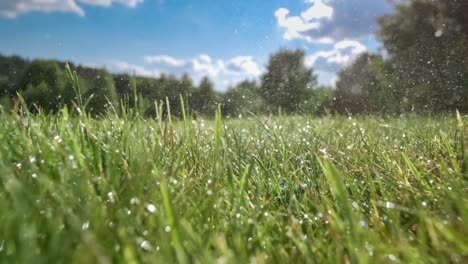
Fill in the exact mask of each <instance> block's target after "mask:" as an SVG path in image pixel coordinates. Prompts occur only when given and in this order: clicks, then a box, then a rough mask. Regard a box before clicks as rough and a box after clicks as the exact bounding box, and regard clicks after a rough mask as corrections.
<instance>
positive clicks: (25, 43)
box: [0, 0, 392, 91]
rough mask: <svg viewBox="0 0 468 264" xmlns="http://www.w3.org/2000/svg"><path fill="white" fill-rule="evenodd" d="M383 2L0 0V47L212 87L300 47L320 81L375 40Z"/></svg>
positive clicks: (329, 79) (256, 71)
mask: <svg viewBox="0 0 468 264" xmlns="http://www.w3.org/2000/svg"><path fill="white" fill-rule="evenodd" d="M389 12H392V7H391V6H390V5H389V4H388V3H387V1H386V0H282V1H280V0H248V1H247V0H237V1H236V0H234V1H233V0H217V1H212V0H211V1H208V0H196V1H195V0H194V1H188V0H1V1H0V35H1V36H2V40H1V41H0V53H1V54H3V55H13V54H15V55H21V56H23V57H28V58H31V59H34V58H48V59H60V60H68V61H72V62H76V63H79V64H83V65H89V66H95V67H105V68H107V69H108V70H110V71H112V72H129V73H131V72H136V73H137V74H138V75H144V76H159V75H160V74H161V73H171V74H175V75H181V74H183V73H188V74H190V75H191V76H192V77H193V79H194V80H195V81H196V82H197V81H198V80H200V79H201V77H203V76H205V75H207V76H209V77H210V78H211V79H212V80H214V81H215V84H216V87H217V89H218V90H221V91H222V90H225V89H227V87H229V86H230V85H232V84H235V83H236V82H238V81H240V80H242V79H245V78H248V79H256V78H258V77H259V76H260V75H261V74H262V73H263V72H264V65H265V64H266V63H267V62H268V58H269V55H270V54H271V53H273V52H275V51H277V50H279V49H280V48H281V47H283V48H292V49H294V48H302V49H304V50H305V51H306V56H307V57H306V64H307V65H308V66H312V67H314V69H315V71H316V73H317V74H318V75H319V81H320V83H322V84H330V83H333V81H334V80H335V74H336V72H337V71H338V70H339V69H340V68H342V67H343V66H345V65H346V64H348V63H350V62H351V61H352V59H353V58H354V57H355V56H356V55H357V54H359V53H361V52H364V51H366V50H369V51H375V50H376V49H377V48H378V47H379V46H380V44H379V43H378V42H377V41H376V40H375V38H374V36H373V33H374V32H375V30H376V28H377V23H376V22H375V18H376V17H378V16H380V15H382V14H386V13H389Z"/></svg>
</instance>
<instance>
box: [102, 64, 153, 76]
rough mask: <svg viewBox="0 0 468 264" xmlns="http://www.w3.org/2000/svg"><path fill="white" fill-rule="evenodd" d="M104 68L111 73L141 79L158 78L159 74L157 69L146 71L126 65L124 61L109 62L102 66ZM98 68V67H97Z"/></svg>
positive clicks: (140, 67) (135, 66) (136, 66)
mask: <svg viewBox="0 0 468 264" xmlns="http://www.w3.org/2000/svg"><path fill="white" fill-rule="evenodd" d="M103 67H104V68H106V69H108V70H110V71H112V72H126V73H129V74H133V73H134V74H135V75H137V76H143V77H159V76H160V75H161V72H160V71H158V70H157V69H153V70H150V69H146V68H145V67H142V66H139V65H134V64H130V63H127V62H125V61H111V62H109V63H106V64H105V65H103ZM97 68H100V67H97Z"/></svg>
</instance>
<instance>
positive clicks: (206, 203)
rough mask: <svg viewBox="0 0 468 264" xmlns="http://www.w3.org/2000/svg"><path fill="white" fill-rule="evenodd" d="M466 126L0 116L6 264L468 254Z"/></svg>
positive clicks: (433, 258)
mask: <svg viewBox="0 0 468 264" xmlns="http://www.w3.org/2000/svg"><path fill="white" fill-rule="evenodd" d="M466 121H467V118H466V117H462V116H458V118H457V119H455V118H452V117H448V116H441V117H438V118H431V119H429V118H421V117H409V118H400V119H393V118H388V119H386V120H383V119H377V118H366V119H364V118H359V119H354V118H353V119H348V118H342V117H336V118H323V119H310V118H308V117H286V118H285V117H271V118H268V119H267V118H262V117H258V118H251V119H247V120H237V119H235V120H222V119H221V116H220V113H219V112H218V113H217V115H216V120H215V121H208V122H205V121H196V120H192V119H190V118H189V119H187V120H183V121H180V122H178V121H175V120H174V121H173V122H170V121H167V123H166V122H165V121H162V120H152V119H143V118H132V117H129V118H128V119H126V120H123V119H121V118H119V117H117V116H116V115H106V116H104V117H101V118H99V119H93V118H83V116H75V117H73V116H69V115H68V112H67V111H66V110H65V109H62V110H61V111H59V112H58V113H57V114H55V115H45V114H44V113H38V114H36V115H29V114H27V113H20V114H19V115H9V114H5V113H0V141H1V142H2V144H1V145H0V223H1V225H0V262H1V263H15V262H20V263H30V262H34V263H56V262H66V263H84V262H86V263H99V262H100V263H110V262H116V263H119V262H125V263H174V262H181V263H183V262H187V263H219V262H226V263H249V262H254V261H257V262H261V261H266V262H272V263H289V262H292V263H307V262H310V261H311V260H313V261H315V262H317V263H330V262H331V263H386V262H389V261H391V260H395V261H397V262H401V263H419V262H421V263H445V262H454V263H456V262H463V259H464V257H465V256H466V253H467V252H468V246H467V245H468V241H467V237H468V229H467V228H466V225H465V223H466V222H467V221H468V213H467V212H468V196H467V193H466V189H467V188H468V186H467V181H466V165H464V164H466V162H467V160H466V156H465V154H464V153H465V152H466V145H465V146H464V145H463V142H466V135H467V133H466V132H468V131H467V130H466ZM464 137H465V138H464Z"/></svg>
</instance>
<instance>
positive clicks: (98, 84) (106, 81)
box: [85, 70, 118, 115]
mask: <svg viewBox="0 0 468 264" xmlns="http://www.w3.org/2000/svg"><path fill="white" fill-rule="evenodd" d="M85 98H88V99H89V100H90V103H89V106H88V110H89V112H90V113H92V114H94V115H101V114H104V113H105V112H106V111H108V110H109V109H112V108H114V109H118V98H117V92H116V90H115V84H114V79H113V78H112V76H111V75H110V74H109V73H108V72H107V71H105V70H99V71H98V72H97V75H96V77H95V79H94V80H93V82H92V83H91V84H90V87H89V89H88V90H87V91H86V95H85Z"/></svg>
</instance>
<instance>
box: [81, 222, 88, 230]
mask: <svg viewBox="0 0 468 264" xmlns="http://www.w3.org/2000/svg"><path fill="white" fill-rule="evenodd" d="M88 228H89V222H84V223H83V225H81V230H88Z"/></svg>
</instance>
